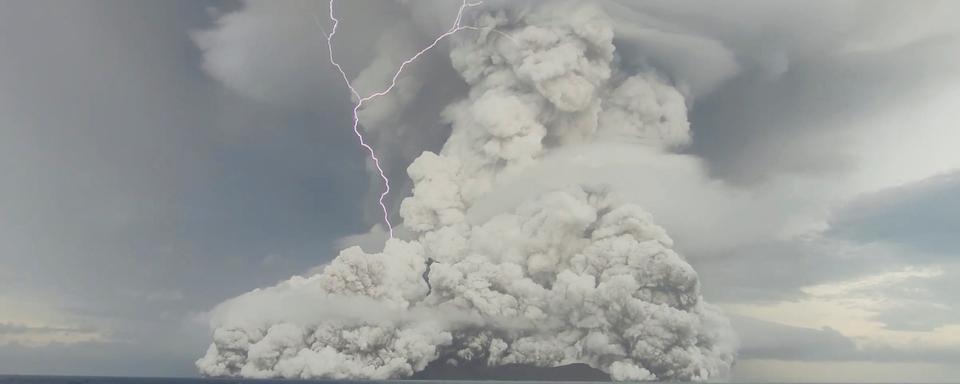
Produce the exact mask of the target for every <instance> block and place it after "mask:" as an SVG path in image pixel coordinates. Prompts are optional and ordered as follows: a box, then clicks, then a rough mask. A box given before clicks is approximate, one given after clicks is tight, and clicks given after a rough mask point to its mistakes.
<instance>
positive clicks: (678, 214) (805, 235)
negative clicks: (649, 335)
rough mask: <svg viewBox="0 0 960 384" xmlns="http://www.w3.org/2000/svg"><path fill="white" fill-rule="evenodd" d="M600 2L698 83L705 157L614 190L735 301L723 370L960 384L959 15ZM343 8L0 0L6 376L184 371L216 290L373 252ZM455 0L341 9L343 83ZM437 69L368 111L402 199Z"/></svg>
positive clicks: (0, 267)
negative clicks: (354, 251) (336, 24)
mask: <svg viewBox="0 0 960 384" xmlns="http://www.w3.org/2000/svg"><path fill="white" fill-rule="evenodd" d="M600 4H601V5H602V6H604V7H606V9H608V10H612V11H615V12H611V13H612V14H614V15H615V19H616V23H617V24H616V38H615V40H614V43H615V45H616V48H617V52H620V54H621V57H620V60H621V62H622V65H623V66H624V67H625V68H633V69H636V70H640V69H648V68H654V69H656V70H658V71H659V72H660V73H661V74H662V75H663V76H664V77H665V78H667V79H669V80H670V81H671V82H672V83H673V84H674V85H676V86H677V87H678V88H679V89H681V90H682V91H683V94H684V96H685V97H686V101H687V105H688V110H689V120H690V130H691V135H692V142H691V144H690V145H689V146H688V147H686V148H683V149H681V150H679V152H680V153H681V154H682V155H684V156H685V157H684V159H686V160H677V163H676V164H673V163H670V164H662V167H663V168H662V169H664V170H660V168H658V167H649V164H647V168H650V169H654V170H650V169H647V168H645V165H644V164H643V162H642V161H640V162H639V164H633V163H629V162H628V163H627V165H626V166H625V167H624V168H623V169H622V171H623V172H629V173H631V174H636V175H652V176H653V177H657V179H656V180H658V182H657V183H656V186H650V185H648V184H645V183H631V182H629V181H624V182H623V185H621V187H622V188H623V189H625V190H626V191H630V192H631V193H634V194H635V196H636V198H637V199H638V200H639V201H641V202H642V203H644V204H645V205H646V207H647V208H648V209H649V210H650V211H651V212H652V213H653V215H654V217H656V218H657V219H658V221H659V222H660V223H661V224H662V225H664V226H665V227H666V229H667V230H668V232H670V233H671V236H673V237H674V239H675V240H676V242H677V249H678V250H679V251H681V253H682V254H683V255H684V256H685V257H686V258H687V260H688V261H689V262H690V263H691V264H692V265H693V267H694V268H695V270H696V271H697V272H698V274H699V276H700V279H701V282H702V284H703V295H704V297H705V298H706V299H707V300H709V301H710V302H712V303H715V304H718V305H719V306H720V307H721V308H722V309H723V310H724V312H725V313H726V314H727V315H728V316H729V317H730V318H731V321H732V322H733V325H734V328H735V329H736V330H737V332H738V333H739V336H740V339H741V348H740V352H739V359H738V362H737V365H736V366H735V368H734V372H733V380H739V381H912V382H919V381H954V382H955V381H957V380H960V364H958V363H957V362H958V361H960V294H958V292H960V283H958V281H960V259H958V257H960V240H958V237H957V235H956V233H957V231H958V230H960V202H958V200H957V199H956V198H955V196H958V195H960V151H956V146H957V143H960V131H958V130H957V127H956V121H958V120H960V119H958V118H960V112H958V111H957V109H956V107H955V106H956V104H957V101H958V100H960V69H958V68H957V67H956V66H955V65H954V64H953V63H955V62H957V59H960V57H958V56H960V28H958V27H957V26H956V25H955V24H956V23H955V22H954V21H955V20H956V18H957V17H958V16H960V8H958V7H957V5H956V4H955V3H950V2H933V1H916V2H910V3H905V2H884V1H880V2H867V3H860V2H854V1H844V2H821V1H814V2H789V1H778V2H754V1H734V2H724V3H719V4H709V5H704V4H695V3H691V2H602V3H600ZM325 5H326V3H325V2H293V1H289V2H284V1H281V2H276V1H274V2H264V1H251V2H232V1H163V2H160V1H143V2H128V1H112V0H90V1H83V2H59V1H48V0H31V1H26V0H23V1H17V0H2V1H0V50H2V52H3V55H0V84H2V86H0V373H3V374H6V373H11V374H26V373H37V374H89V375H136V376H195V375H197V371H196V368H195V367H194V364H193V362H194V361H195V360H196V359H197V358H199V357H200V356H202V354H203V351H204V349H205V347H206V345H207V344H208V343H209V338H210V335H209V333H210V330H209V329H208V327H207V324H206V322H207V317H208V316H207V314H208V311H209V310H210V309H211V308H213V307H214V306H216V305H217V304H218V303H221V302H223V301H224V300H227V299H229V298H231V297H235V296H237V295H239V294H242V293H244V292H247V291H250V290H252V289H255V288H258V287H264V286H268V285H271V284H274V283H276V282H278V281H281V280H285V279H287V278H289V277H290V276H291V275H296V274H308V273H311V271H315V270H316V269H315V268H316V267H318V266H321V265H324V264H325V263H327V262H329V261H330V260H331V259H332V258H333V256H335V255H336V253H337V251H338V250H339V249H340V248H342V246H343V245H345V244H352V243H356V242H369V241H371V240H370V239H371V238H373V239H374V240H372V241H373V242H376V238H377V236H376V235H377V234H378V233H380V232H379V230H377V229H376V227H374V226H375V225H376V224H378V217H377V212H376V210H377V209H378V207H376V206H375V205H374V204H375V194H378V192H377V191H378V190H377V189H376V188H379V186H378V185H376V184H375V182H376V179H375V178H372V175H371V173H370V172H369V166H368V164H367V163H366V162H365V157H364V154H363V153H362V152H360V151H359V150H358V147H357V145H356V138H355V136H353V132H351V131H350V126H349V124H350V115H349V110H350V106H351V105H350V99H349V97H348V95H349V94H348V93H347V90H346V88H345V87H344V86H343V85H342V83H341V82H339V81H340V79H338V78H337V77H336V75H335V72H334V71H333V68H331V67H330V66H329V64H328V63H326V62H325V61H324V59H325V56H324V54H325V51H324V49H325V44H324V43H325V41H324V40H323V35H322V32H321V31H320V30H318V28H317V27H316V25H314V24H313V23H314V20H313V19H312V16H311V15H310V13H309V12H304V10H313V11H315V12H322V11H323V10H324V9H325V8H324V6H325ZM451 5H452V6H453V8H451ZM455 7H456V4H455V3H449V2H439V3H437V4H428V3H425V2H421V3H419V4H417V3H414V4H411V5H410V7H409V8H405V7H404V6H401V5H397V4H393V3H373V2H351V3H350V4H349V5H344V7H343V11H342V12H343V13H342V15H343V22H344V25H343V29H342V30H341V31H339V32H338V36H340V37H341V38H342V39H343V40H342V41H340V42H338V44H340V45H339V46H338V48H339V49H341V51H342V52H343V56H342V57H343V59H342V60H343V62H344V63H345V64H346V65H347V67H348V68H354V69H352V70H350V75H351V76H358V75H362V74H363V70H364V68H367V65H368V63H373V64H371V66H370V68H373V70H370V71H371V72H375V70H376V68H377V67H376V65H382V64H377V63H382V61H377V60H386V61H387V62H389V61H390V59H391V57H397V56H399V55H401V54H406V53H408V52H409V51H410V49H411V47H413V46H416V44H413V43H409V42H407V44H403V42H405V41H406V40H404V39H399V41H400V42H401V43H398V44H388V45H386V46H385V45H384V43H383V41H382V40H378V39H381V37H380V36H381V35H382V34H385V33H387V34H395V35H399V36H401V37H404V38H405V37H411V38H416V37H418V36H420V34H424V33H430V34H432V33H434V32H435V31H439V30H440V29H441V28H442V27H440V23H441V22H445V20H446V19H445V17H444V15H446V16H449V15H453V13H451V12H455ZM427 9H429V10H435V12H427V11H426V10H427ZM377 21H379V22H377ZM398 31H399V32H398ZM424 31H427V32H424ZM414 41H415V40H414ZM348 47H349V48H348ZM441 49H446V48H444V47H441ZM422 64H423V65H422V66H421V67H420V68H421V69H419V71H422V72H417V71H418V69H416V67H415V68H414V69H412V71H414V72H413V73H414V74H415V75H419V76H421V77H423V76H425V75H429V76H430V79H431V80H433V84H431V83H429V82H424V84H421V85H420V87H421V88H422V90H421V91H419V92H420V94H419V95H420V97H419V98H418V99H417V100H422V101H417V103H421V104H419V105H418V107H417V109H418V110H420V111H424V113H421V114H417V115H415V116H409V115H403V116H402V117H398V118H397V119H396V120H389V119H388V120H386V121H387V122H386V123H384V124H382V126H379V125H378V126H373V125H371V127H370V129H374V130H380V131H378V132H375V134H374V135H373V138H374V143H376V144H379V145H380V146H378V148H383V149H382V151H383V157H384V159H385V162H386V164H387V167H388V168H387V172H388V174H390V175H391V176H393V177H394V179H397V180H401V181H400V182H399V185H397V190H398V191H400V192H398V193H397V194H395V195H394V196H392V197H391V199H388V202H389V203H390V204H391V206H393V207H394V208H393V209H394V210H396V209H397V208H396V207H395V206H396V205H397V203H398V202H399V200H400V198H402V197H403V196H404V194H409V185H405V184H404V183H405V181H403V180H404V178H403V177H402V176H403V173H404V169H405V168H406V166H407V165H408V164H409V161H410V160H412V158H413V157H415V156H416V155H418V154H419V153H420V151H422V150H424V149H435V148H436V147H437V146H438V145H439V144H440V142H441V140H442V138H438V136H443V135H442V134H440V135H438V134H437V133H442V132H443V129H444V127H443V124H441V123H440V122H439V119H438V118H437V115H438V114H439V111H440V109H441V108H442V107H443V105H441V104H439V103H437V101H438V100H444V99H448V98H450V97H452V95H457V94H459V92H462V89H463V87H464V86H463V85H462V84H461V83H460V82H458V81H459V80H458V77H457V76H458V75H457V74H456V73H455V72H453V71H452V70H451V69H449V58H447V57H445V56H444V55H443V54H442V53H441V54H437V55H435V56H430V57H428V58H426V61H425V62H423V63H422ZM428 69H429V71H428ZM370 77H375V76H370ZM374 80H375V79H374ZM368 81H372V80H369V79H368ZM438 84H440V85H438ZM377 108H379V107H377ZM390 111H391V109H390V108H389V107H383V109H375V108H371V110H370V111H366V112H365V113H369V114H370V115H371V116H372V115H378V114H379V115H380V116H389V112H390ZM370 118H371V119H375V118H374V117H370ZM384 127H389V128H391V129H390V130H389V131H384V129H386V128H384ZM689 159H695V162H690V161H688V160H689ZM674 167H676V168H683V169H687V168H693V169H695V172H692V174H693V175H694V176H689V177H688V178H683V177H679V178H671V177H669V175H668V174H667V173H669V174H672V172H670V170H672V169H675V168H674ZM658 172H659V173H658ZM663 172H666V173H663ZM685 174H686V173H685ZM539 175H541V176H542V179H535V180H543V182H544V183H547V184H548V183H549V182H550V181H551V180H553V175H552V174H551V172H550V170H542V171H541V172H540V173H539ZM517 188H518V189H524V188H525V186H524V185H520V186H517ZM658 188H660V189H662V190H663V191H669V192H670V193H669V194H664V193H656V191H657V190H658ZM650 191H653V192H650ZM661 192H662V191H661ZM504 193H505V197H504V199H507V198H509V197H510V196H508V195H511V193H512V192H504ZM477 214H478V215H482V212H480V213H477ZM371 227H374V229H373V230H372V231H371ZM368 232H370V233H372V234H373V235H370V233H368ZM381 235H382V234H381Z"/></svg>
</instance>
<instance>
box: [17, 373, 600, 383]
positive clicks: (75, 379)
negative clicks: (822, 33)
mask: <svg viewBox="0 0 960 384" xmlns="http://www.w3.org/2000/svg"><path fill="white" fill-rule="evenodd" d="M555 382H556V381H527V380H524V381H496V383H497V384H520V383H523V384H537V383H555ZM167 383H169V384H291V383H296V384H310V383H317V384H337V383H344V384H363V383H371V384H374V383H375V384H391V383H395V384H416V383H429V384H442V383H457V384H471V383H477V384H480V383H484V384H490V383H491V381H483V380H386V381H350V380H255V379H226V378H225V379H202V378H186V377H168V378H164V377H95V376H33V375H24V376H21V375H10V376H0V384H167ZM565 383H601V382H600V381H580V382H569V381H565Z"/></svg>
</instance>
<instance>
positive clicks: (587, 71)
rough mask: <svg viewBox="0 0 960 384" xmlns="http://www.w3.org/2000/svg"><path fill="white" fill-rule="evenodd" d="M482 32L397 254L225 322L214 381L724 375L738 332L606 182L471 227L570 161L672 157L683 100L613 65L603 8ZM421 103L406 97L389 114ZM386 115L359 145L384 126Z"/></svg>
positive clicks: (518, 19)
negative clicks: (501, 369) (530, 176)
mask: <svg viewBox="0 0 960 384" xmlns="http://www.w3.org/2000/svg"><path fill="white" fill-rule="evenodd" d="M471 17H472V21H474V22H475V23H476V25H478V26H480V27H481V29H482V30H481V31H480V32H475V33H470V34H463V35H462V36H459V37H458V38H457V40H456V41H455V43H454V44H453V45H452V47H451V48H450V51H449V64H450V65H451V66H452V68H453V69H454V70H455V71H456V73H458V74H459V76H460V77H461V78H462V83H461V84H465V85H463V86H464V92H463V95H462V96H461V97H460V98H459V99H457V100H456V101H454V102H453V103H451V104H449V105H447V106H446V107H445V108H444V109H443V110H442V112H441V113H440V117H441V118H442V121H443V122H444V123H445V124H446V125H449V129H450V133H449V137H448V138H447V139H446V141H444V142H443V144H442V146H441V147H440V148H439V149H438V150H436V151H424V152H423V153H422V154H419V156H417V157H416V159H415V160H413V161H412V163H411V164H410V166H409V167H408V168H407V174H408V175H409V179H410V181H411V183H412V187H411V190H410V195H409V196H408V197H406V198H404V199H403V201H402V203H401V204H400V208H399V214H400V216H401V217H402V219H403V224H402V228H400V229H401V230H400V231H398V233H400V238H397V239H391V240H388V241H387V242H386V244H385V246H384V247H383V250H382V251H381V252H377V253H367V252H364V251H363V250H362V249H361V248H360V247H356V246H355V247H350V248H347V249H345V250H343V251H341V252H340V254H339V255H338V256H337V257H336V258H335V259H334V260H333V261H332V262H331V263H330V264H329V265H327V266H326V267H325V268H323V270H322V271H320V272H319V273H316V274H314V275H311V276H307V277H300V276H295V277H293V278H291V279H290V280H288V281H285V282H282V283H280V284H278V285H276V286H274V287H269V288H265V289H257V290H254V291H252V292H249V293H247V294H244V295H241V296H239V297H237V298H234V299H231V300H228V301H227V302H224V303H222V304H221V305H219V306H217V307H216V308H215V309H214V310H213V312H212V314H211V326H212V328H213V343H212V344H211V345H210V347H209V348H208V350H207V353H206V354H205V355H204V356H203V357H202V358H201V359H199V360H198V361H197V367H198V368H199V369H200V372H201V373H202V374H204V375H209V376H244V377H256V378H270V377H284V378H316V377H322V378H332V379H389V378H399V377H409V376H411V375H413V374H415V373H416V372H419V371H422V370H423V369H425V368H426V367H427V366H428V365H429V364H431V363H440V364H446V365H449V366H477V365H486V366H500V365H512V364H521V365H530V366H537V367H553V366H561V365H568V364H574V363H585V364H588V365H589V366H591V367H593V368H596V369H599V370H601V371H603V372H605V373H606V374H609V375H610V377H611V378H612V379H614V380H707V379H714V378H718V377H723V376H725V375H726V374H727V372H728V371H729V369H730V367H731V365H732V363H733V360H734V358H735V354H736V353H735V350H736V340H735V337H734V334H733V332H732V330H731V326H730V324H729V322H728V321H727V319H726V318H725V317H724V316H723V315H722V314H721V313H720V311H719V310H718V309H716V308H715V307H713V306H711V305H710V304H708V303H706V302H704V301H703V299H702V296H701V286H700V283H699V277H698V275H697V273H696V272H695V271H694V270H693V268H692V267H691V266H690V264H688V263H687V261H685V259H684V258H683V257H682V256H681V255H680V254H679V253H678V252H677V251H675V250H674V241H673V239H671V237H670V236H669V235H668V234H667V232H666V230H665V229H664V228H663V227H661V226H659V225H657V224H656V222H655V221H654V218H653V216H652V215H651V214H650V213H648V212H647V211H646V210H645V209H644V208H643V207H642V206H640V205H637V204H633V203H629V202H627V200H626V199H623V198H621V197H620V195H619V194H618V191H617V189H616V188H614V187H613V186H612V185H610V184H605V183H596V182H595V181H593V180H591V181H587V180H579V181H578V180H568V182H567V183H566V185H563V186H557V187H556V188H554V189H551V190H545V191H538V192H537V193H536V194H533V195H532V196H526V197H524V199H523V200H522V201H521V202H519V203H517V204H512V205H510V206H505V205H497V204H489V203H487V204H485V206H484V208H483V210H484V211H485V214H484V215H482V216H478V215H471V209H472V208H474V206H476V205H477V204H478V203H479V202H481V201H484V199H485V198H486V197H487V196H489V195H491V194H493V193H494V192H495V191H497V190H498V188H501V187H502V186H504V185H506V184H508V183H511V182H514V181H516V180H518V179H522V178H523V177H524V175H525V172H528V171H530V170H532V169H534V168H537V167H542V166H548V165H549V162H550V161H552V160H551V159H552V158H551V157H550V156H549V155H550V154H551V153H552V152H559V150H560V149H562V148H564V147H573V146H590V145H597V144H599V143H604V142H608V143H609V142H624V141H626V142H629V143H632V145H634V148H635V150H636V151H637V152H638V153H642V154H645V156H653V157H661V156H663V157H666V156H669V155H667V152H668V151H670V150H671V149H674V148H678V147H682V146H683V145H685V144H687V143H689V142H690V129H689V123H688V121H687V118H686V114H687V106H686V100H685V96H684V93H685V91H683V90H681V89H678V88H677V87H675V86H674V85H672V84H671V83H670V82H669V81H668V80H666V79H665V78H663V77H662V76H661V75H660V74H658V73H656V72H654V71H652V70H647V71H642V72H627V71H624V70H621V69H620V68H619V66H618V64H619V61H620V58H619V56H618V54H617V51H616V47H615V46H614V44H613V42H614V37H615V30H614V28H613V22H612V21H611V19H610V17H609V16H608V14H607V13H606V12H605V11H604V9H603V8H601V7H597V6H594V5H583V4H575V3H541V4H535V3H531V4H525V5H523V6H521V7H520V8H487V9H485V10H483V11H482V12H480V13H479V14H476V15H472V16H471ZM494 28H495V29H496V30H497V31H500V33H496V32H493V31H492V29H494ZM504 33H505V34H507V35H509V37H505V36H504V35H503V34H504ZM361 76H372V75H370V72H366V74H364V73H361ZM410 84H414V85H413V86H412V87H414V88H416V87H417V86H416V85H415V84H416V82H410V83H407V85H404V84H403V83H401V88H408V89H409V88H410V87H411V85H410ZM401 91H402V90H401ZM405 95H406V96H405ZM414 99H415V98H414V97H411V96H410V93H404V92H400V94H399V95H398V96H396V98H395V99H391V100H388V102H393V101H395V102H397V103H398V104H396V105H394V106H388V107H386V110H389V111H392V112H396V113H401V112H403V110H404V108H406V107H405V106H409V105H412V104H410V103H412V101H411V100H414ZM401 107H402V108H401ZM374 112H375V111H371V112H370V113H369V114H368V115H367V116H362V119H364V121H363V122H364V128H365V129H370V127H368V126H367V122H372V123H371V125H373V126H376V125H378V124H379V122H380V121H382V119H383V118H384V117H385V116H389V115H390V114H383V113H374ZM370 114H374V115H375V116H376V118H373V117H371V116H370ZM650 182H656V180H650ZM428 266H429V269H428Z"/></svg>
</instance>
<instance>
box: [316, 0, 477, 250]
mask: <svg viewBox="0 0 960 384" xmlns="http://www.w3.org/2000/svg"><path fill="white" fill-rule="evenodd" d="M480 4H482V2H479V1H478V2H474V3H468V2H467V0H463V3H462V4H461V5H460V9H459V10H458V11H457V18H456V19H454V21H453V26H451V27H450V29H448V30H447V31H446V32H444V33H443V34H441V35H440V36H437V38H436V39H434V40H433V42H432V43H430V45H427V46H426V47H424V48H423V49H421V50H420V51H419V52H417V53H416V54H415V55H413V56H411V57H410V58H409V59H407V60H404V61H403V63H401V64H400V67H398V68H397V72H396V73H394V74H393V79H392V80H391V81H390V85H389V86H388V87H386V88H384V89H383V90H382V91H379V92H374V93H371V94H370V95H368V96H365V97H361V96H360V92H357V90H356V88H354V87H353V84H351V83H350V79H349V78H348V77H347V73H346V71H344V70H343V67H341V66H340V64H338V63H337V62H336V60H334V59H333V35H334V34H336V33H337V25H338V24H340V20H338V19H337V18H336V17H335V16H334V15H333V0H330V20H331V21H333V28H332V29H331V30H330V34H328V35H327V48H328V51H329V53H330V64H333V66H334V67H336V68H337V70H338V71H340V75H341V76H342V77H343V81H344V82H345V83H346V84H347V88H350V93H351V94H352V95H353V97H354V98H355V99H356V100H357V103H356V104H355V105H354V106H353V132H354V133H356V134H357V138H358V139H359V140H360V146H362V147H363V148H365V149H366V150H367V152H370V159H371V160H373V164H374V166H376V167H377V172H379V173H380V178H381V179H383V186H384V190H383V193H381V194H380V199H379V200H378V201H379V203H380V208H382V209H383V221H384V223H386V224H387V229H388V230H389V231H390V238H391V239H392V238H393V225H392V224H390V213H389V212H388V210H387V205H386V204H385V203H384V202H383V199H384V198H386V197H387V194H389V193H390V179H389V178H387V174H386V173H384V172H383V168H382V167H380V159H379V158H377V154H376V152H374V150H373V147H371V146H370V145H369V144H367V143H366V141H365V140H364V139H363V134H362V133H360V128H359V125H360V116H359V115H358V112H359V111H360V108H361V107H362V106H363V103H366V102H368V101H371V100H373V99H375V98H377V97H380V96H384V95H386V94H388V93H390V91H392V90H393V88H394V87H396V86H397V79H398V78H399V77H400V73H401V72H403V68H405V67H406V66H407V64H410V63H412V62H414V61H416V60H417V59H418V58H420V56H422V55H423V54H425V53H427V51H429V50H430V49H433V47H435V46H436V45H437V44H439V43H440V40H443V39H444V38H446V37H448V36H450V35H453V34H454V33H457V32H459V31H462V30H465V29H469V30H476V29H477V27H472V26H462V25H460V21H461V20H462V19H463V12H464V10H466V9H467V8H470V7H475V6H478V5H480ZM317 24H318V25H320V23H319V20H317ZM321 28H322V26H321Z"/></svg>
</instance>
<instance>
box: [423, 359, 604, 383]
mask: <svg viewBox="0 0 960 384" xmlns="http://www.w3.org/2000/svg"><path fill="white" fill-rule="evenodd" d="M410 379H413V380H511V381H610V375H607V374H606V373H604V372H603V371H601V370H599V369H596V368H593V367H590V366H589V365H586V364H580V363H577V364H570V365H562V366H559V367H552V368H541V367H533V366H529V365H523V364H507V365H502V366H499V367H486V366H479V365H477V366H453V365H449V364H445V363H441V362H438V361H434V362H433V363H431V364H430V365H428V366H427V368H426V369H424V370H423V371H421V372H417V373H415V374H414V375H413V376H411V377H410Z"/></svg>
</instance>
